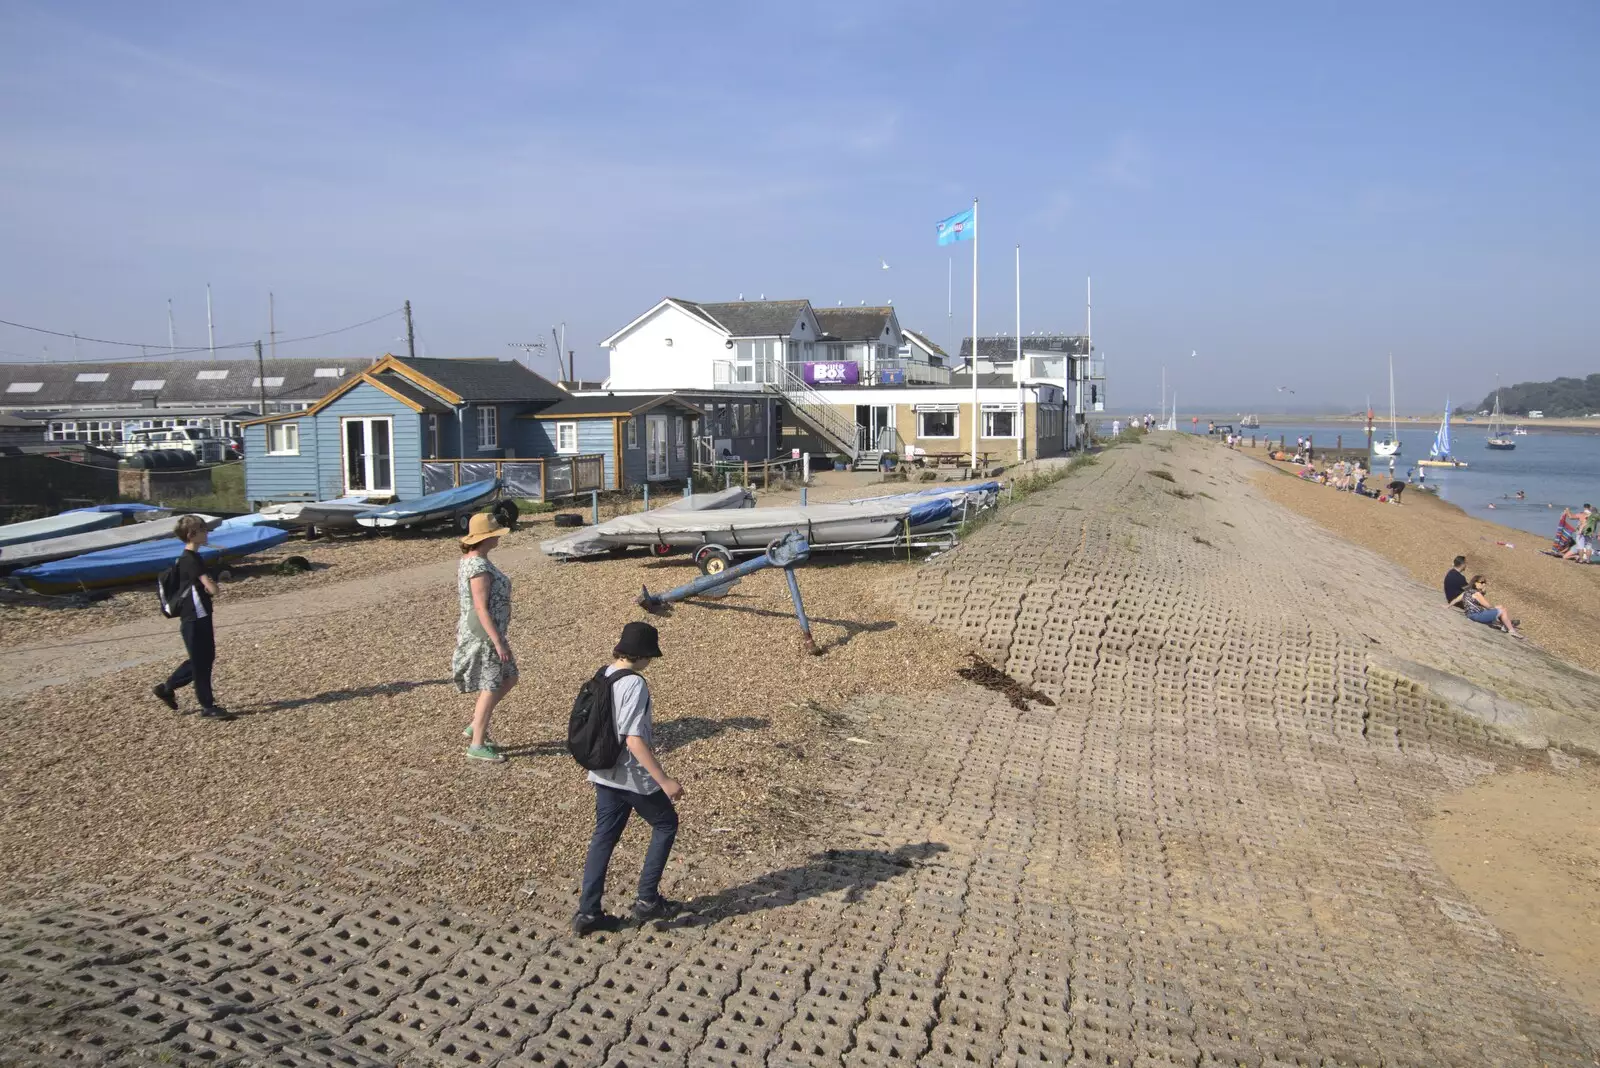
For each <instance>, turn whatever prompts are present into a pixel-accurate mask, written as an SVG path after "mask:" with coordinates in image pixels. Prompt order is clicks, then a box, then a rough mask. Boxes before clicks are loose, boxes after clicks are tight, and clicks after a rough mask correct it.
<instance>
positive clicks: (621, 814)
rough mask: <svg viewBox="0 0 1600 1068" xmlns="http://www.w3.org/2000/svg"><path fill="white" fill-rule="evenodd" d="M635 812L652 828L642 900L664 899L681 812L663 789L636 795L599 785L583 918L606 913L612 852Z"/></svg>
mask: <svg viewBox="0 0 1600 1068" xmlns="http://www.w3.org/2000/svg"><path fill="white" fill-rule="evenodd" d="M635 812H637V813H638V814H639V815H640V817H641V818H643V819H644V821H645V822H646V823H648V824H649V825H650V848H649V849H648V850H646V851H645V855H644V868H643V869H642V870H641V871H640V872H639V894H638V898H639V900H640V901H655V900H656V898H658V897H660V896H661V889H660V888H661V873H662V872H664V871H666V869H667V857H669V856H670V855H671V854H672V843H673V842H674V841H675V840H676V839H677V837H678V810H677V809H675V808H673V807H672V801H671V800H670V799H669V798H668V797H667V795H666V794H665V793H664V792H662V791H659V790H658V791H657V792H655V793H653V794H636V793H634V792H633V791H632V790H618V789H616V788H615V787H611V786H601V785H600V784H598V783H595V784H594V837H592V838H590V839H589V856H588V859H587V860H585V861H584V864H583V897H582V898H581V899H580V900H579V902H578V912H579V913H581V914H582V915H585V916H598V915H600V914H601V912H602V911H603V903H602V902H603V898H604V896H605V891H606V869H607V868H608V867H610V865H611V853H612V851H613V850H615V849H616V848H617V839H619V838H621V837H622V829H623V828H624V827H626V826H627V825H628V817H629V816H631V815H633V814H634V813H635Z"/></svg>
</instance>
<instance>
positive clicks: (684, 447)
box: [672, 415, 689, 463]
mask: <svg viewBox="0 0 1600 1068" xmlns="http://www.w3.org/2000/svg"><path fill="white" fill-rule="evenodd" d="M672 429H673V431H674V432H675V434H676V435H677V436H676V437H674V438H673V439H672V442H673V447H674V449H675V451H676V452H677V454H678V462H679V463H683V461H684V460H685V459H687V458H688V455H689V420H688V419H686V418H684V417H683V416H681V415H680V416H678V417H677V418H676V419H675V420H674V421H673V427H672Z"/></svg>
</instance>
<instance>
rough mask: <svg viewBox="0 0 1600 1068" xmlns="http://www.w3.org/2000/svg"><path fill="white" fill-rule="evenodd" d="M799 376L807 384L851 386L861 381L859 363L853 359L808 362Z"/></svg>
mask: <svg viewBox="0 0 1600 1068" xmlns="http://www.w3.org/2000/svg"><path fill="white" fill-rule="evenodd" d="M801 377H802V378H803V379H805V382H806V384H807V385H809V386H853V385H855V384H856V383H858V382H860V381H861V365H860V364H858V363H856V362H855V361H854V360H829V361H827V362H825V363H808V364H805V365H804V367H803V368H802V369H801Z"/></svg>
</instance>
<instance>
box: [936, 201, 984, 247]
mask: <svg viewBox="0 0 1600 1068" xmlns="http://www.w3.org/2000/svg"><path fill="white" fill-rule="evenodd" d="M938 229H939V244H941V245H953V244H955V243H956V242H957V241H966V240H968V239H970V238H972V237H974V236H976V234H977V233H978V222H977V220H976V219H974V218H973V217H972V209H971V208H968V209H967V210H966V211H962V212H957V213H956V214H954V215H952V216H950V218H948V219H942V220H940V222H939V226H938Z"/></svg>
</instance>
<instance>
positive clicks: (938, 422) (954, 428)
mask: <svg viewBox="0 0 1600 1068" xmlns="http://www.w3.org/2000/svg"><path fill="white" fill-rule="evenodd" d="M960 424H961V421H960V416H959V415H958V414H957V413H956V412H953V411H949V412H918V413H917V437H919V438H953V437H956V436H957V433H958V431H959V429H960Z"/></svg>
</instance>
